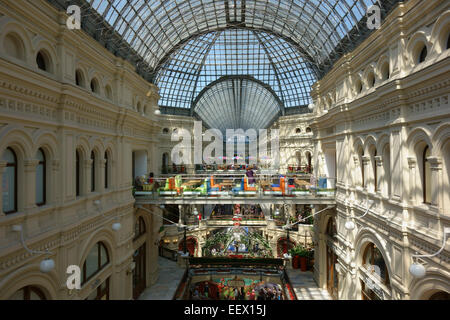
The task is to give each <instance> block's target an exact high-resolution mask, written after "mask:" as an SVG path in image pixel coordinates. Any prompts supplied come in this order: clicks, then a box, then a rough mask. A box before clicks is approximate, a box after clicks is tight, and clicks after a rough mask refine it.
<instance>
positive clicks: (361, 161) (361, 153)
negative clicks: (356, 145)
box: [358, 148, 366, 188]
mask: <svg viewBox="0 0 450 320" xmlns="http://www.w3.org/2000/svg"><path fill="white" fill-rule="evenodd" d="M358 153H359V154H358V156H359V167H360V170H361V187H363V188H365V186H366V179H365V175H364V150H363V149H362V148H360V149H359V152H358Z"/></svg>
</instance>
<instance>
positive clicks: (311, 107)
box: [308, 103, 314, 111]
mask: <svg viewBox="0 0 450 320" xmlns="http://www.w3.org/2000/svg"><path fill="white" fill-rule="evenodd" d="M308 109H309V110H310V111H313V110H314V104H313V103H310V104H309V105H308Z"/></svg>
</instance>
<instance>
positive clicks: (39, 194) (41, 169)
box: [36, 148, 47, 206]
mask: <svg viewBox="0 0 450 320" xmlns="http://www.w3.org/2000/svg"><path fill="white" fill-rule="evenodd" d="M36 158H37V159H38V160H39V163H38V165H37V168H36V204H37V205H38V206H42V205H44V204H45V201H46V195H47V192H46V191H47V190H46V189H47V183H46V182H47V179H46V173H47V172H46V171H47V168H46V167H47V162H46V160H45V153H44V151H43V150H42V149H40V148H39V150H38V152H37V155H36Z"/></svg>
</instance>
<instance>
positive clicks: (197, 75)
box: [155, 29, 317, 108]
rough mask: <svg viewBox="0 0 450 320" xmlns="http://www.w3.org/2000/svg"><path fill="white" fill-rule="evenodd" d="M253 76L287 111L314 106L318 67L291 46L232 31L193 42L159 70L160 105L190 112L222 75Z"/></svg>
mask: <svg viewBox="0 0 450 320" xmlns="http://www.w3.org/2000/svg"><path fill="white" fill-rule="evenodd" d="M233 75H241V76H252V77H254V78H256V79H257V80H259V81H262V82H264V83H265V84H266V85H268V86H270V87H271V88H272V89H273V90H274V91H275V93H276V95H277V96H278V97H279V99H280V100H281V101H282V106H283V107H294V106H304V105H308V104H309V103H310V102H311V98H310V94H309V91H310V89H311V86H312V84H313V83H314V82H315V81H316V80H317V75H316V73H315V70H314V68H311V66H310V65H309V64H308V63H307V62H305V59H304V58H303V56H302V54H301V53H299V52H298V50H296V49H295V47H294V46H293V45H292V44H290V43H289V42H287V41H285V40H283V39H282V38H279V37H277V36H274V35H272V34H268V33H266V32H262V31H254V30H247V29H227V30H223V31H216V32H212V33H207V34H204V35H201V36H198V37H196V38H193V39H191V40H190V41H188V42H187V43H186V44H184V45H183V47H182V48H180V49H179V50H178V51H176V52H175V53H174V54H173V55H172V56H171V58H170V59H169V60H167V62H166V63H164V64H163V65H162V66H161V68H160V69H159V70H158V73H157V75H156V77H155V83H156V84H157V86H158V87H159V88H160V95H161V100H160V102H159V103H160V105H162V106H169V107H177V108H191V107H193V104H192V103H193V101H194V100H195V99H196V97H197V96H198V94H199V93H200V92H201V91H202V90H203V89H205V88H206V87H208V86H209V85H210V84H211V83H212V82H213V81H215V80H217V79H219V78H220V77H222V76H233Z"/></svg>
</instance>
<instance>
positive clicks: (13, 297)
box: [9, 289, 24, 300]
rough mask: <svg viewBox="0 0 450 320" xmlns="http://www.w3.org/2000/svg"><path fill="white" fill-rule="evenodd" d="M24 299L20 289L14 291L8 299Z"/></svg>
mask: <svg viewBox="0 0 450 320" xmlns="http://www.w3.org/2000/svg"><path fill="white" fill-rule="evenodd" d="M23 299H24V290H23V289H20V290H18V291H16V293H14V294H13V295H12V296H11V298H9V300H23Z"/></svg>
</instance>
